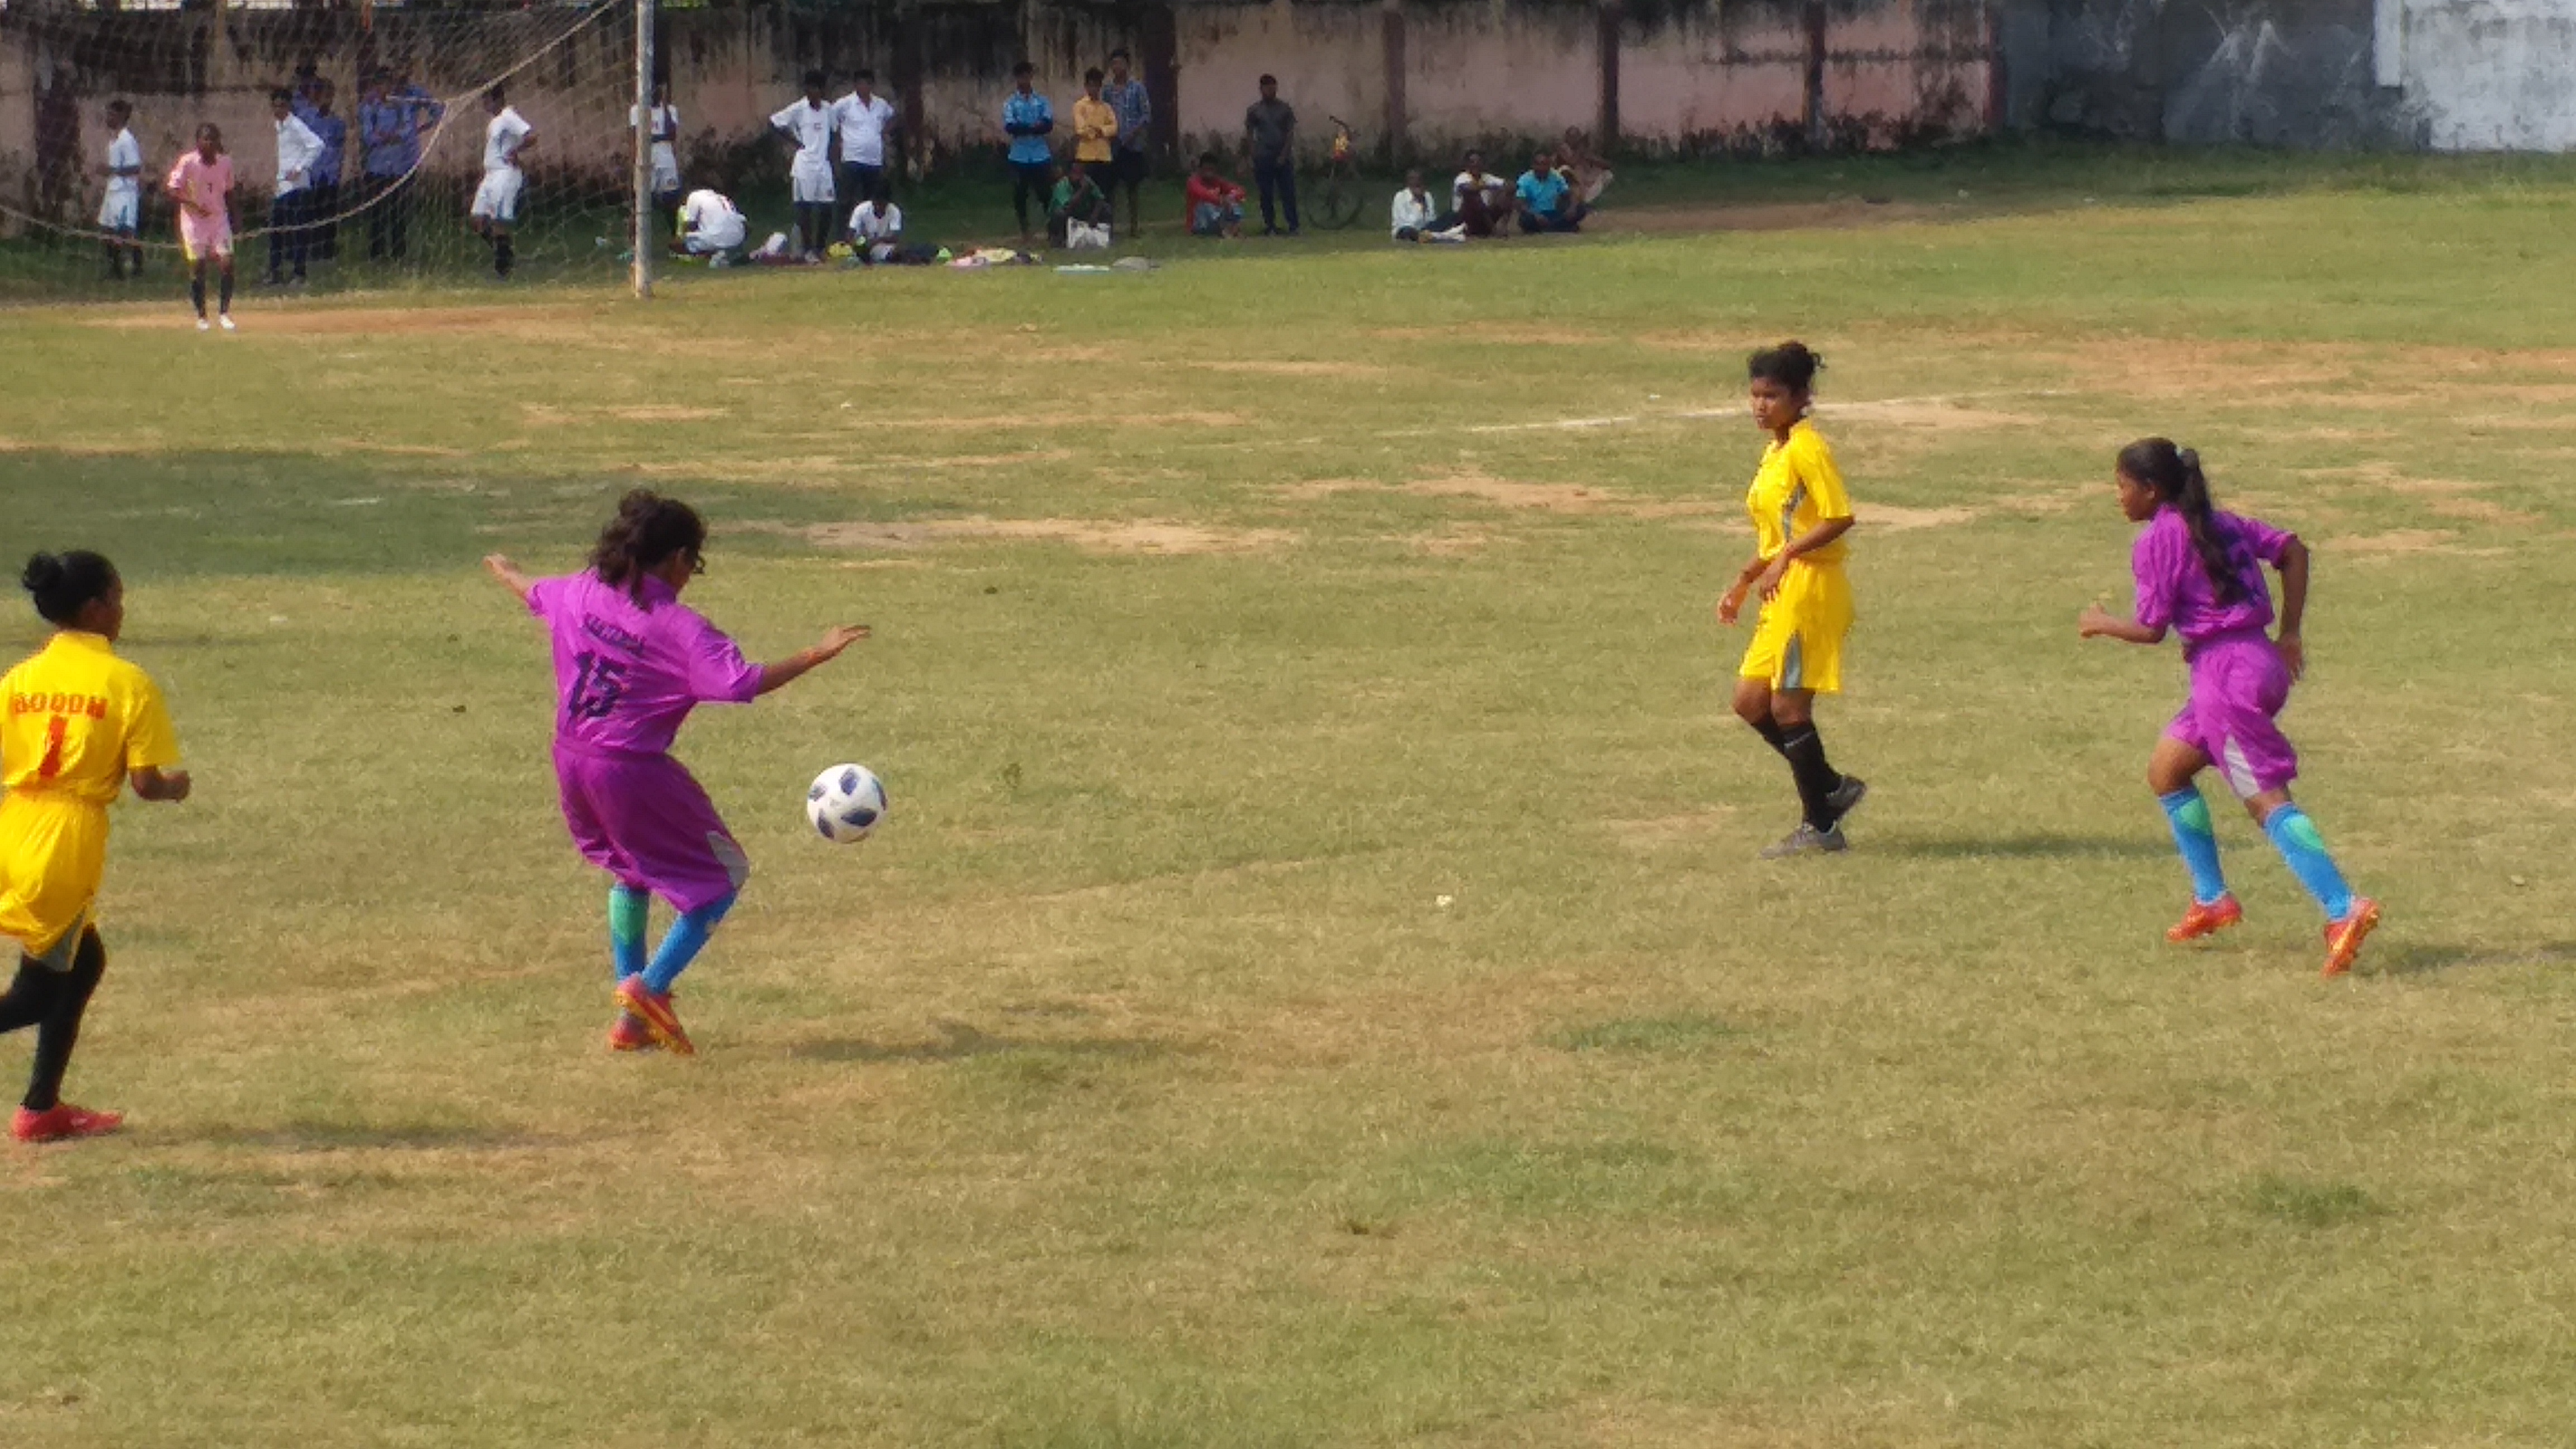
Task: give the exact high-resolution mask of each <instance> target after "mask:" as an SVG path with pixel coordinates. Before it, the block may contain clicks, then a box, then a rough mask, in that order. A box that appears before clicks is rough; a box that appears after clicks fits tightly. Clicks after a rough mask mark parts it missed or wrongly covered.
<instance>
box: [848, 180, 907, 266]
mask: <svg viewBox="0 0 2576 1449" xmlns="http://www.w3.org/2000/svg"><path fill="white" fill-rule="evenodd" d="M902 247H903V208H902V207H900V206H897V205H895V204H894V197H893V195H892V193H891V192H890V191H889V190H888V189H887V187H886V184H885V182H884V181H883V180H882V179H880V180H879V181H878V182H877V186H876V190H875V191H874V192H872V193H870V195H869V196H868V199H867V200H865V201H862V202H860V203H859V204H858V207H857V208H856V209H855V210H853V211H852V212H851V213H850V250H852V251H854V252H856V253H857V254H858V257H859V260H861V261H863V262H866V263H868V264H869V265H870V266H883V265H884V264H886V263H888V262H891V261H893V260H895V257H896V253H897V252H899V251H900V250H901V249H902Z"/></svg>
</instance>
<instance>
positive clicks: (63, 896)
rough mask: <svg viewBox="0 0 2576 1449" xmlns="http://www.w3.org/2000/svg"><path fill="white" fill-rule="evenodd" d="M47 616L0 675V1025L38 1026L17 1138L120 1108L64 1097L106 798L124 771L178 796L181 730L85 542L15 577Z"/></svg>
mask: <svg viewBox="0 0 2576 1449" xmlns="http://www.w3.org/2000/svg"><path fill="white" fill-rule="evenodd" d="M22 581H23V582H24V583H25V584H26V587H27V592H28V593H30V594H33V595H35V599H36V612H37V613H38V614H41V615H43V616H44V619H45V622H47V623H49V624H52V625H53V626H54V628H55V630H56V633H55V634H54V637H53V638H52V639H51V640H49V641H47V643H46V644H45V647H44V648H43V649H42V650H40V651H38V653H37V654H36V655H35V656H34V657H33V658H31V659H28V660H27V661H25V662H24V663H22V664H20V665H19V666H18V667H17V668H15V669H12V670H10V671H9V672H8V673H7V674H5V675H0V787H5V789H6V792H7V793H5V794H0V938H8V939H10V940H14V941H15V942H16V943H17V946H18V950H19V952H20V957H19V962H18V975H17V979H16V980H14V981H12V982H11V983H10V985H9V991H8V994H7V995H5V996H0V1032H12V1031H16V1030H18V1029H19V1028H21V1027H28V1026H32V1027H34V1028H35V1029H36V1067H35V1072H34V1074H33V1076H32V1077H31V1079H30V1080H29V1081H28V1083H27V1096H26V1099H25V1101H24V1102H23V1103H21V1104H20V1106H19V1108H18V1114H17V1116H16V1118H15V1119H14V1120H12V1122H11V1123H10V1134H11V1135H12V1136H14V1137H16V1138H17V1139H18V1140H19V1141H21V1142H51V1141H55V1140H58V1139H61V1138H66V1137H94V1136H97V1135H98V1134H100V1133H102V1132H113V1131H115V1130H116V1128H117V1126H118V1125H119V1124H120V1123H122V1122H123V1121H124V1120H125V1118H124V1114H122V1113H118V1112H89V1111H84V1110H82V1109H81V1108H78V1107H75V1106H72V1105H71V1104H69V1103H67V1102H65V1101H63V1100H62V1085H63V1069H64V1068H65V1067H67V1066H69V1065H70V1064H71V1055H72V1043H73V1042H74V1041H75V1040H76V1039H78V1037H79V1036H80V1024H81V1013H82V1012H83V1011H84V1010H86V1009H87V1008H88V1006H89V997H90V993H91V992H92V991H94V990H96V989H97V987H98V978H99V975H100V973H102V972H104V971H105V970H106V969H107V950H106V948H105V947H103V946H101V945H100V944H99V940H98V928H97V927H96V926H94V925H93V924H91V919H90V913H91V908H92V906H93V905H94V903H95V902H96V901H97V899H98V883H99V877H100V875H101V874H102V873H104V871H105V870H106V867H107V807H108V806H110V805H112V804H114V803H115V802H116V796H117V792H118V791H119V790H121V789H122V788H123V787H124V785H125V783H126V781H127V780H128V779H129V778H130V779H132V780H133V782H134V793H135V794H137V795H139V796H141V797H142V798H144V799H146V800H172V801H177V800H185V799H187V798H188V775H187V772H186V771H184V770H180V769H177V768H176V766H177V765H178V763H179V737H178V734H177V732H176V731H174V730H173V729H172V728H171V727H170V712H169V710H168V709H166V708H164V707H163V705H162V703H161V691H160V690H159V689H157V688H155V687H154V686H153V683H152V680H151V677H150V676H149V675H146V674H145V673H144V672H143V671H142V670H140V669H138V668H136V667H135V666H133V665H132V664H129V663H127V662H126V661H124V660H122V659H119V658H117V657H116V649H115V644H116V636H117V634H118V632H119V631H121V630H122V629H123V628H124V626H125V585H124V584H123V583H121V582H119V581H118V579H117V577H116V569H115V567H114V566H113V565H111V564H109V563H108V561H107V560H106V559H104V558H101V557H99V556H98V555H97V554H94V553H66V554H50V553H40V554H38V555H36V556H35V557H34V558H31V559H29V560H27V572H26V574H25V576H24V578H23V580H22Z"/></svg>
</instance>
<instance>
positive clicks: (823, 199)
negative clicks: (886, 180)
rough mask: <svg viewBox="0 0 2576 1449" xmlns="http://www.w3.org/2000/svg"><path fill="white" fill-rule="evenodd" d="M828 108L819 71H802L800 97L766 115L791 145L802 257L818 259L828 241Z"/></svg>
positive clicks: (830, 122)
mask: <svg viewBox="0 0 2576 1449" xmlns="http://www.w3.org/2000/svg"><path fill="white" fill-rule="evenodd" d="M833 115H834V112H833V108H832V105H831V103H830V102H828V101H825V100H824V99H823V73H822V72H821V71H819V70H809V71H807V72H805V98H804V99H803V100H800V101H793V102H790V103H789V105H788V107H787V109H785V110H783V111H780V112H779V113H778V114H776V115H774V116H771V117H770V118H769V126H770V129H771V130H774V131H776V132H777V133H778V134H779V135H781V136H784V137H786V138H787V139H788V140H789V141H790V142H793V143H794V144H795V147H796V159H795V160H794V161H792V162H790V163H789V164H788V167H787V184H788V190H789V192H790V194H791V195H792V196H793V197H794V199H795V202H796V230H797V232H798V234H799V236H800V238H801V239H802V241H803V242H804V244H805V245H804V251H805V260H807V261H808V262H819V261H821V260H823V248H824V247H825V246H827V245H829V244H830V242H831V239H832V133H833V132H834V130H835V129H837V128H836V127H835V126H834V124H833Z"/></svg>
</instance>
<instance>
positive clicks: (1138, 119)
mask: <svg viewBox="0 0 2576 1449" xmlns="http://www.w3.org/2000/svg"><path fill="white" fill-rule="evenodd" d="M1100 96H1101V99H1102V100H1105V101H1107V102H1108V103H1109V109H1111V110H1112V111H1115V112H1117V113H1118V138H1117V140H1116V142H1114V143H1113V145H1112V147H1111V151H1110V154H1111V157H1112V162H1111V167H1110V170H1109V171H1108V173H1107V174H1105V175H1103V176H1101V177H1099V178H1098V179H1099V182H1100V189H1101V190H1102V191H1105V192H1107V193H1108V194H1109V198H1110V200H1112V201H1115V200H1117V198H1118V190H1119V188H1120V187H1125V188H1126V190H1127V234H1128V235H1129V236H1136V235H1138V234H1140V233H1142V232H1143V231H1144V229H1145V211H1144V205H1145V204H1144V201H1143V200H1142V193H1143V192H1144V189H1145V173H1146V172H1147V170H1148V169H1150V164H1151V163H1150V158H1149V156H1148V154H1147V148H1148V147H1149V146H1150V145H1151V144H1152V141H1153V131H1154V98H1153V96H1152V95H1151V94H1149V93H1148V92H1147V91H1146V89H1145V83H1144V82H1143V81H1141V80H1138V79H1136V78H1135V77H1134V76H1131V75H1129V74H1128V73H1127V52H1125V51H1123V50H1113V51H1111V52H1109V84H1108V85H1107V86H1106V87H1104V88H1103V89H1102V90H1101V93H1100Z"/></svg>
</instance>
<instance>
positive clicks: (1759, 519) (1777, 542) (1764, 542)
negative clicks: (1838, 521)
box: [1744, 418, 1852, 565]
mask: <svg viewBox="0 0 2576 1449" xmlns="http://www.w3.org/2000/svg"><path fill="white" fill-rule="evenodd" d="M1744 509H1745V511H1746V512H1748V513H1750V514H1752V515H1753V537H1754V541H1755V544H1756V546H1757V548H1758V549H1759V550H1760V552H1761V554H1762V556H1763V557H1764V558H1778V557H1779V556H1780V550H1782V549H1784V548H1787V547H1788V546H1789V540H1791V539H1793V538H1796V537H1798V536H1799V535H1801V534H1803V533H1806V532H1807V531H1808V530H1810V529H1812V528H1814V527H1815V526H1816V525H1818V524H1820V523H1823V522H1824V521H1825V520H1827V519H1830V518H1849V517H1851V516H1852V509H1851V495H1850V494H1848V493H1845V492H1844V491H1843V475H1842V470H1841V469H1839V468H1836V467H1835V466H1834V450H1833V449H1832V448H1829V447H1827V446H1826V445H1825V438H1824V435H1823V434H1822V433H1819V432H1817V431H1816V427H1815V424H1813V423H1810V422H1808V421H1806V420H1805V419H1803V418H1802V419H1800V420H1799V422H1798V425H1797V426H1796V427H1793V428H1791V429H1790V430H1789V441H1787V442H1785V443H1784V442H1781V441H1779V440H1778V439H1776V438H1775V439H1773V440H1772V442H1771V446H1769V447H1767V448H1765V449H1763V450H1762V466H1761V468H1760V469H1759V470H1757V471H1756V472H1755V473H1754V475H1753V486H1752V488H1750V489H1748V490H1747V491H1746V492H1745V495H1744ZM1844 548H1845V545H1844V541H1843V540H1842V539H1839V538H1838V539H1835V540H1834V541H1833V542H1831V543H1829V544H1826V545H1825V546H1824V547H1823V548H1819V549H1811V550H1809V551H1808V552H1806V553H1802V554H1800V555H1798V558H1797V562H1798V563H1811V564H1830V565H1839V564H1840V563H1841V562H1842V561H1843V552H1844Z"/></svg>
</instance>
